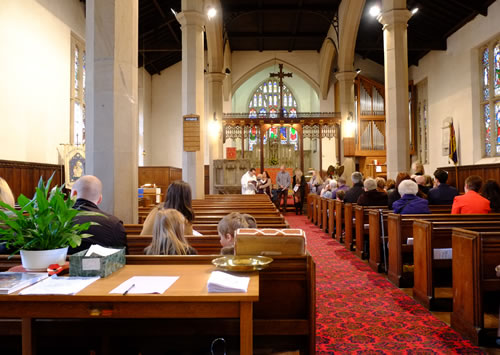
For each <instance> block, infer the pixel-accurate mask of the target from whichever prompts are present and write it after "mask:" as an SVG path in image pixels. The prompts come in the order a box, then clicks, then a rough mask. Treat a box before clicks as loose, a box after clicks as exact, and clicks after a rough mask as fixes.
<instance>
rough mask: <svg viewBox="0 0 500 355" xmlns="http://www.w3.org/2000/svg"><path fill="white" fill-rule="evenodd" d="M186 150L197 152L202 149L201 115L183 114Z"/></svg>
mask: <svg viewBox="0 0 500 355" xmlns="http://www.w3.org/2000/svg"><path fill="white" fill-rule="evenodd" d="M182 123H183V130H182V132H183V136H184V151H185V152H197V151H199V150H200V145H201V144H200V116H199V115H185V116H182Z"/></svg>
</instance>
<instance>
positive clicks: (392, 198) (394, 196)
mask: <svg viewBox="0 0 500 355" xmlns="http://www.w3.org/2000/svg"><path fill="white" fill-rule="evenodd" d="M410 179H411V177H410V175H408V173H399V174H398V176H397V177H396V186H395V187H394V190H392V191H391V192H389V194H388V196H387V206H388V207H389V209H390V210H392V204H393V203H394V202H396V201H397V200H399V199H400V198H401V195H400V194H399V191H398V187H399V184H400V183H401V181H404V180H410Z"/></svg>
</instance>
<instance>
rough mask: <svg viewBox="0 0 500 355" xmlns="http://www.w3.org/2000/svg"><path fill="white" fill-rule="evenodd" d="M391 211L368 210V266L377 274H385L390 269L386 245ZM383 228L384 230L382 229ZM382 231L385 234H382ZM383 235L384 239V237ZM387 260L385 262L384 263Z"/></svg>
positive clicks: (381, 209)
mask: <svg viewBox="0 0 500 355" xmlns="http://www.w3.org/2000/svg"><path fill="white" fill-rule="evenodd" d="M389 212H391V210H387V209H383V208H380V209H371V210H368V224H369V226H370V229H369V232H368V235H369V242H368V244H369V250H370V253H369V258H368V265H370V267H371V268H372V269H373V270H374V271H375V272H385V271H386V270H387V267H388V264H389V263H388V257H389V255H388V249H387V248H386V249H385V253H386V255H385V258H384V248H385V247H384V244H383V243H387V215H388V214H389ZM381 215H382V219H383V225H382V224H381V223H380V217H381ZM382 226H383V229H382ZM382 230H383V231H384V233H382ZM382 235H383V236H384V237H382ZM384 259H385V262H384Z"/></svg>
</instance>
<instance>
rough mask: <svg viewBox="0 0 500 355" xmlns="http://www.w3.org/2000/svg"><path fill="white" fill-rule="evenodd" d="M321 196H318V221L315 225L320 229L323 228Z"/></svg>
mask: <svg viewBox="0 0 500 355" xmlns="http://www.w3.org/2000/svg"><path fill="white" fill-rule="evenodd" d="M321 207H322V206H321V196H319V195H318V197H317V198H316V221H315V223H314V224H316V225H317V226H318V227H320V228H321V213H322V210H321Z"/></svg>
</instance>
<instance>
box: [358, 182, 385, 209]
mask: <svg viewBox="0 0 500 355" xmlns="http://www.w3.org/2000/svg"><path fill="white" fill-rule="evenodd" d="M384 182H385V181H384ZM364 186H365V191H364V192H363V193H362V194H361V195H360V196H359V198H358V202H357V203H358V205H361V206H387V194H386V193H385V191H384V192H380V191H378V190H377V182H376V181H375V180H374V179H372V178H368V179H366V180H365V182H364Z"/></svg>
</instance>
